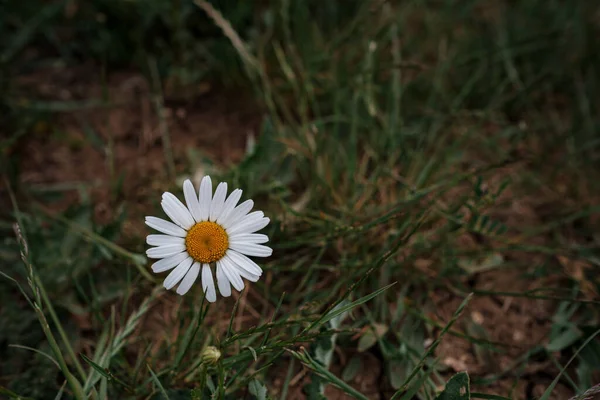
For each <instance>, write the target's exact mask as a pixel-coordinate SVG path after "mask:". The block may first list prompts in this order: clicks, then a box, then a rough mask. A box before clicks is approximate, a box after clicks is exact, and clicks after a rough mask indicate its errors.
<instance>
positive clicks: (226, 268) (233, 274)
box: [221, 257, 244, 292]
mask: <svg viewBox="0 0 600 400" xmlns="http://www.w3.org/2000/svg"><path fill="white" fill-rule="evenodd" d="M221 267H222V268H223V272H225V275H227V279H229V282H231V284H232V285H233V287H234V288H235V290H237V291H238V292H241V291H242V290H244V281H243V280H242V277H241V276H240V273H239V272H238V270H237V269H236V268H235V265H233V264H232V263H231V262H230V261H229V259H228V258H225V257H223V258H222V259H221Z"/></svg>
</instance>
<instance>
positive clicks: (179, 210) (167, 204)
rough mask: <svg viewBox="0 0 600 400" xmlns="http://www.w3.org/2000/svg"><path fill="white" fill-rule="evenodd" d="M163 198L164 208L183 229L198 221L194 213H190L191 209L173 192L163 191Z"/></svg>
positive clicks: (162, 204)
mask: <svg viewBox="0 0 600 400" xmlns="http://www.w3.org/2000/svg"><path fill="white" fill-rule="evenodd" d="M162 199H163V201H162V202H161V203H160V204H161V206H162V208H163V210H165V213H167V215H168V216H169V218H171V220H173V222H175V223H176V224H177V225H179V226H181V227H182V228H183V229H190V228H191V227H192V225H194V224H195V223H196V221H194V218H193V217H192V214H190V210H188V208H187V207H186V206H184V205H183V203H182V202H181V201H179V199H178V198H177V197H175V195H174V194H173V193H169V192H165V193H163V196H162Z"/></svg>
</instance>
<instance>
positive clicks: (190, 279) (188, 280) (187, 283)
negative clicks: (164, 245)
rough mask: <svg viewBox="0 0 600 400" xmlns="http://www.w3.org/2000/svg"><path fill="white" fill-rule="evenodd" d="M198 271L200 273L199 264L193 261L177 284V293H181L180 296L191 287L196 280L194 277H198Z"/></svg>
mask: <svg viewBox="0 0 600 400" xmlns="http://www.w3.org/2000/svg"><path fill="white" fill-rule="evenodd" d="M199 273H200V264H198V263H197V262H195V263H193V264H192V267H191V268H190V270H189V271H188V272H187V274H185V276H184V277H183V280H182V281H181V283H180V284H179V287H178V288H177V294H179V295H182V296H183V295H184V294H186V293H187V292H188V291H189V290H190V288H191V287H192V285H193V284H194V282H196V278H198V274H199Z"/></svg>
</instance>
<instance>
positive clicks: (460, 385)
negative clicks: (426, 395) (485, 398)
mask: <svg viewBox="0 0 600 400" xmlns="http://www.w3.org/2000/svg"><path fill="white" fill-rule="evenodd" d="M470 398H471V389H470V382H469V374H467V373H466V372H459V373H458V374H456V375H454V376H453V377H452V378H450V380H449V381H448V382H446V387H445V388H444V391H443V392H442V393H440V395H439V396H438V397H436V400H469V399H470Z"/></svg>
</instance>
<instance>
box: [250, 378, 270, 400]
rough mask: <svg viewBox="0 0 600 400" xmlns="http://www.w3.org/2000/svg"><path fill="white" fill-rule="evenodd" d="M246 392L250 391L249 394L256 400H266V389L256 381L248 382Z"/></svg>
mask: <svg viewBox="0 0 600 400" xmlns="http://www.w3.org/2000/svg"><path fill="white" fill-rule="evenodd" d="M248 390H249V391H250V394H251V395H252V396H254V397H256V398H257V399H258V400H266V399H267V388H266V387H265V385H264V384H263V383H262V382H260V381H259V380H258V379H253V380H251V381H250V383H249V384H248Z"/></svg>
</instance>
